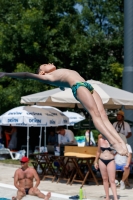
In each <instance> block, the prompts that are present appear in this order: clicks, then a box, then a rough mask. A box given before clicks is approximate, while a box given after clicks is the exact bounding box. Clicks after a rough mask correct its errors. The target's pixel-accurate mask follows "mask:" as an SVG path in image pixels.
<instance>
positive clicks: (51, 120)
mask: <svg viewBox="0 0 133 200" xmlns="http://www.w3.org/2000/svg"><path fill="white" fill-rule="evenodd" d="M68 123H69V118H68V117H67V116H65V115H64V114H63V113H62V112H61V111H58V110H56V109H54V108H53V107H52V108H50V107H46V108H45V107H42V106H19V107H16V108H13V109H11V110H9V111H7V112H6V113H4V114H3V115H1V116H0V125H10V124H11V125H14V126H47V127H49V126H58V125H67V124H68Z"/></svg>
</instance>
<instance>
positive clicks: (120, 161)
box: [115, 133, 132, 190]
mask: <svg viewBox="0 0 133 200" xmlns="http://www.w3.org/2000/svg"><path fill="white" fill-rule="evenodd" d="M119 134H120V133H119ZM120 136H121V138H122V139H123V141H124V142H125V143H126V146H127V149H128V152H129V155H128V157H127V156H121V155H120V154H118V153H117V154H116V155H115V163H116V170H122V171H123V175H122V180H121V181H120V189H122V190H124V189H125V181H126V179H127V178H128V176H129V174H130V163H131V160H132V148H131V146H130V145H129V144H127V140H126V137H125V136H124V135H123V134H120ZM117 184H118V183H117Z"/></svg>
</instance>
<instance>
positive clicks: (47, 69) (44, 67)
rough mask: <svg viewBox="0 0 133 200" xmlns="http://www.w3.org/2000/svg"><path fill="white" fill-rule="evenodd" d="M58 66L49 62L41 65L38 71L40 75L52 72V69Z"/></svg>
mask: <svg viewBox="0 0 133 200" xmlns="http://www.w3.org/2000/svg"><path fill="white" fill-rule="evenodd" d="M55 70H56V67H55V66H54V65H53V63H52V64H51V63H49V64H43V65H40V67H38V69H37V71H36V73H37V74H39V75H45V74H46V73H50V72H52V71H55Z"/></svg>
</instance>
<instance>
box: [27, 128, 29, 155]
mask: <svg viewBox="0 0 133 200" xmlns="http://www.w3.org/2000/svg"><path fill="white" fill-rule="evenodd" d="M27 157H29V127H27Z"/></svg>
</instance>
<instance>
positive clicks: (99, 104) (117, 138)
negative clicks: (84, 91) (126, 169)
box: [92, 91, 127, 149]
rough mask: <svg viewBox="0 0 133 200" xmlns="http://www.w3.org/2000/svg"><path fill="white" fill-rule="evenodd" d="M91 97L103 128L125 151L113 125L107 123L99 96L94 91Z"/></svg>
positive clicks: (124, 146)
mask: <svg viewBox="0 0 133 200" xmlns="http://www.w3.org/2000/svg"><path fill="white" fill-rule="evenodd" d="M92 96H93V98H94V100H95V102H96V104H97V107H98V110H99V112H100V115H101V118H102V121H103V123H104V124H105V126H106V127H107V129H108V131H109V132H110V134H112V135H113V137H114V138H115V139H116V140H117V141H119V142H120V143H123V145H122V146H123V148H124V149H127V148H126V145H125V143H124V142H123V140H122V139H121V137H120V136H119V134H118V133H117V132H116V130H115V128H114V127H113V125H112V124H111V123H110V121H109V119H108V117H107V115H106V112H105V109H104V107H103V103H102V100H101V97H100V96H99V94H98V93H97V92H96V91H94V93H93V95H92Z"/></svg>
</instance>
